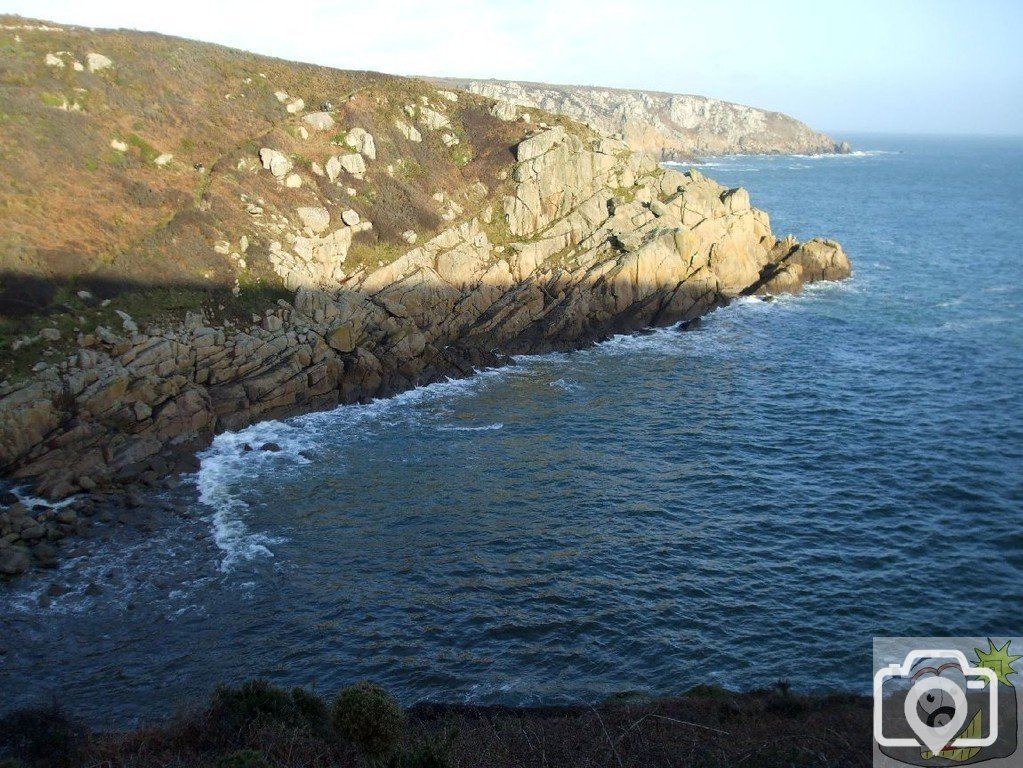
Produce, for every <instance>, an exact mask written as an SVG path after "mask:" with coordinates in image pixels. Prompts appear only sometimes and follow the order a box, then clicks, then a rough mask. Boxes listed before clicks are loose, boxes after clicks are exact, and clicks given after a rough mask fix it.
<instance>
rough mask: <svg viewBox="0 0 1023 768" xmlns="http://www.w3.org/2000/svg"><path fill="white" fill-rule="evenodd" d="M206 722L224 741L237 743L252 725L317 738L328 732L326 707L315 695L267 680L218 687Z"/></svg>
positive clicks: (328, 720) (328, 722) (328, 723)
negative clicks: (277, 727) (306, 733)
mask: <svg viewBox="0 0 1023 768" xmlns="http://www.w3.org/2000/svg"><path fill="white" fill-rule="evenodd" d="M207 722H209V723H210V724H211V726H212V727H213V729H214V733H215V734H217V735H220V736H222V737H223V739H224V740H226V741H236V740H237V739H238V737H239V736H241V735H242V734H243V732H244V731H246V730H247V729H250V728H251V727H252V726H253V725H265V724H269V723H273V724H276V725H281V726H284V727H286V728H298V729H303V730H307V731H309V732H311V733H313V734H316V735H320V736H324V735H327V734H328V733H329V730H330V719H329V717H328V714H327V706H326V704H324V703H323V702H322V701H321V700H320V699H319V698H318V697H317V696H315V695H314V694H312V693H309V692H307V691H304V690H302V689H301V688H295V689H294V690H292V691H290V692H289V691H286V690H284V689H283V688H278V687H277V686H274V685H271V684H270V683H268V682H267V681H266V680H250V681H249V682H246V683H242V684H241V685H240V686H237V687H233V686H226V685H222V686H220V687H218V688H217V689H216V691H215V692H214V693H213V698H212V700H211V702H210V707H209V710H208V711H207Z"/></svg>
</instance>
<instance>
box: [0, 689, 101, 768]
mask: <svg viewBox="0 0 1023 768" xmlns="http://www.w3.org/2000/svg"><path fill="white" fill-rule="evenodd" d="M86 737H87V732H86V729H85V727H84V726H83V725H81V724H80V723H78V722H77V721H75V720H73V719H72V718H71V717H70V716H69V715H68V714H67V713H66V712H65V711H64V709H63V708H62V707H60V706H59V705H58V704H56V703H54V704H51V705H50V706H48V707H38V708H31V709H17V710H14V711H13V712H9V713H8V714H6V715H5V716H4V717H3V718H0V758H8V759H13V762H14V764H15V765H17V762H16V761H23V762H25V763H28V764H30V765H37V766H64V765H70V764H71V763H73V762H75V760H76V758H77V757H78V756H79V755H80V753H81V750H82V747H83V746H84V745H85V740H86Z"/></svg>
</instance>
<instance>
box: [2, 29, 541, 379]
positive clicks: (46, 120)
mask: <svg viewBox="0 0 1023 768" xmlns="http://www.w3.org/2000/svg"><path fill="white" fill-rule="evenodd" d="M24 23H26V22H25V20H24V19H20V18H18V17H13V16H0V24H3V25H11V26H13V25H20V24H24ZM51 26H52V25H51ZM15 36H18V37H19V38H20V42H19V41H17V40H16V39H15ZM58 51H69V52H70V56H65V57H64V58H65V63H66V66H65V67H63V68H56V67H50V66H47V65H46V64H45V62H44V60H45V57H46V55H47V53H52V52H58ZM90 51H98V52H101V53H103V54H104V55H106V56H108V57H110V58H111V59H112V60H113V62H114V65H113V67H112V68H110V69H107V70H103V71H100V72H95V73H91V72H88V71H83V72H76V71H74V69H73V67H72V66H71V64H72V61H73V60H77V61H79V62H85V60H86V53H88V52H90ZM278 90H283V91H286V92H287V93H288V94H290V96H291V97H299V98H302V99H303V100H304V101H305V104H306V111H311V110H315V109H318V108H319V107H320V105H321V104H323V103H324V102H330V103H332V104H333V105H334V112H333V115H334V118H335V120H336V121H337V126H336V128H335V129H334V130H331V131H325V132H322V133H318V132H316V131H310V133H311V135H310V136H309V138H308V139H302V138H301V136H300V133H301V132H300V131H299V128H300V127H301V126H302V125H303V124H302V122H301V116H300V115H291V114H289V113H288V112H287V111H286V110H285V109H284V106H283V105H282V104H281V103H280V102H279V101H278V99H277V98H276V96H275V95H274V93H275V91H278ZM424 98H425V99H427V100H428V101H429V102H430V104H431V105H432V106H434V107H437V108H438V109H443V110H444V111H446V113H447V114H448V116H449V118H450V119H451V122H452V128H451V130H452V132H454V133H455V134H456V135H457V136H459V138H460V139H461V141H462V143H461V144H459V145H458V146H457V147H454V148H448V147H445V146H444V145H443V143H442V141H441V139H440V132H431V131H426V130H423V141H422V142H421V143H412V142H409V141H407V140H406V139H405V138H404V137H403V136H402V135H401V133H400V132H399V131H398V129H397V128H396V127H395V121H396V120H397V119H406V120H407V119H408V117H407V115H406V114H405V107H406V106H408V105H412V106H413V107H415V108H416V109H418V108H419V107H420V106H421V105H422V100H423V99H424ZM65 103H66V104H67V105H69V106H71V105H74V104H77V105H78V106H79V109H78V110H64V109H61V106H62V105H63V104H65ZM488 108H489V102H487V101H486V100H485V99H482V98H480V97H477V96H472V95H469V94H463V95H462V97H461V98H460V99H459V101H458V102H457V103H450V102H448V101H446V100H444V99H443V98H442V97H440V96H439V95H438V94H437V92H436V90H435V88H434V87H433V86H432V85H430V84H429V83H426V82H424V81H421V80H415V79H409V78H399V77H392V76H388V75H382V74H378V73H371V72H349V71H339V70H332V69H328V68H324V67H316V66H311V65H305V64H295V63H289V62H285V61H280V60H277V59H271V58H267V57H261V56H257V55H254V54H250V53H245V52H242V51H237V50H233V49H228V48H224V47H221V46H216V45H210V44H206V43H198V42H192V41H187V40H181V39H177V38H171V37H165V36H161V35H154V34H146V33H138V32H131V31H103V30H99V31H94V30H88V29H84V28H76V27H64V28H63V29H61V30H58V31H39V30H25V29H21V30H13V29H0V133H2V135H3V136H4V140H3V141H2V142H0V163H2V164H3V166H4V169H5V172H4V173H3V174H0V275H2V277H0V345H2V346H3V347H5V348H6V349H10V341H11V340H12V339H14V338H17V337H19V336H23V335H31V334H33V333H35V332H37V331H38V329H39V328H40V327H48V326H54V325H56V326H59V327H61V328H64V327H67V328H68V329H70V330H72V331H73V329H74V328H75V327H83V326H90V325H95V324H96V323H97V322H99V317H98V316H93V312H92V308H91V307H89V306H80V307H74V308H73V311H74V315H73V316H72V315H70V312H71V311H72V310H71V308H69V307H68V306H67V304H68V302H67V300H66V299H67V296H68V295H73V294H74V290H72V288H75V289H80V288H83V287H87V286H88V285H90V284H94V285H103V286H106V288H107V289H108V295H107V298H112V299H113V300H114V306H115V307H116V308H120V309H125V310H126V311H129V313H130V314H133V315H135V313H136V312H137V313H138V316H136V317H135V319H136V320H137V321H138V322H140V323H148V322H157V323H160V324H162V323H165V322H171V321H172V320H174V319H175V317H177V318H178V319H180V315H181V314H183V311H179V309H178V308H173V307H170V306H168V302H153V301H151V300H149V298H151V296H152V294H154V293H160V292H161V291H164V290H166V289H171V290H177V289H178V288H179V287H181V286H187V287H188V288H187V289H185V290H183V291H181V292H180V296H181V298H182V301H181V302H179V303H182V304H183V305H184V308H192V309H194V308H198V307H199V306H207V307H208V306H213V307H218V306H220V305H221V304H223V305H224V307H225V309H224V312H226V313H227V314H231V313H232V311H233V307H234V306H235V305H237V304H239V303H241V304H245V303H246V302H245V300H244V299H243V300H242V301H241V302H239V301H238V300H235V299H233V298H232V296H231V293H230V289H231V287H232V286H233V285H234V283H235V280H236V279H237V280H239V281H240V282H241V283H242V284H243V287H244V286H252V287H254V288H255V289H256V290H255V292H254V293H252V292H250V295H257V294H260V295H261V294H264V293H269V294H273V293H274V292H275V291H279V290H280V289H281V281H280V278H279V277H278V276H277V275H276V274H275V273H274V271H273V270H272V268H271V266H270V264H269V263H268V260H267V258H266V254H267V252H268V246H269V240H270V239H271V238H270V237H269V236H268V235H267V233H266V232H265V230H261V229H260V228H259V227H258V226H256V222H254V220H253V219H252V217H251V216H249V214H247V213H246V212H245V210H244V204H243V203H242V201H241V195H243V194H244V195H247V196H248V198H249V199H258V200H261V201H263V202H262V203H261V204H263V205H264V207H265V208H266V209H267V211H268V212H272V213H277V214H279V215H282V216H285V217H288V218H289V219H293V218H294V209H295V208H296V207H298V206H302V205H326V206H327V207H328V209H329V210H332V211H335V210H340V209H343V208H347V207H351V208H354V209H355V210H356V211H358V212H359V214H360V215H361V216H362V217H363V218H364V219H368V220H369V221H372V222H373V223H374V230H373V231H371V232H370V233H365V234H362V235H359V236H358V237H357V238H356V241H355V247H354V248H353V256H354V262H360V261H361V262H364V263H365V264H366V265H373V266H375V265H376V263H377V262H378V261H381V260H389V259H393V258H395V257H396V256H398V255H400V254H401V253H403V252H405V251H407V250H408V246H407V244H406V243H405V242H404V240H403V239H402V238H401V234H402V233H403V232H404V231H405V230H407V229H412V230H415V231H416V233H417V235H418V236H419V242H420V243H421V242H425V240H427V239H429V238H430V237H432V236H433V235H435V234H436V233H437V232H439V231H440V230H441V229H442V228H443V227H444V226H447V225H448V222H444V221H442V220H441V219H440V216H439V213H440V210H439V206H438V204H437V203H436V201H434V200H433V199H432V197H431V196H432V195H433V194H434V193H435V192H438V191H442V192H444V193H445V194H446V195H447V196H448V197H450V198H451V199H453V200H456V201H459V202H460V204H462V205H463V207H465V208H466V212H465V215H466V216H468V215H471V214H472V213H473V212H475V209H470V206H469V204H468V201H469V200H470V195H469V194H468V190H469V189H470V188H471V187H472V185H473V184H474V183H476V182H478V181H479V182H482V183H484V184H485V185H486V186H487V188H488V190H489V191H490V195H489V199H490V201H491V202H495V201H497V204H498V207H499V196H500V194H501V192H502V190H501V189H500V188H501V182H500V181H499V180H498V178H497V177H498V174H499V173H500V171H501V170H507V169H510V167H511V165H512V163H513V161H514V158H513V154H512V151H511V147H512V146H513V145H514V144H515V143H516V142H517V141H519V140H520V139H521V138H522V135H523V126H522V125H521V124H508V123H503V122H502V121H500V120H497V119H496V118H494V117H492V116H491V115H490V114H489V112H488ZM353 127H362V128H365V129H366V130H368V131H369V132H370V133H372V134H373V136H374V138H375V140H376V147H377V159H376V160H375V161H371V162H370V163H369V170H368V172H367V174H366V178H365V179H364V180H357V179H354V178H351V177H347V176H346V177H344V178H343V179H342V183H341V184H340V185H332V184H329V183H328V182H327V180H326V179H325V178H323V177H318V176H315V175H314V174H313V173H312V172H311V171H310V168H311V166H312V163H313V162H316V163H319V164H320V165H321V166H322V165H324V164H325V163H326V160H327V159H328V158H329V157H330V156H331V155H334V154H339V153H344V152H349V151H352V150H350V149H348V148H347V147H338V146H337V145H335V144H333V143H332V141H331V140H332V139H333V138H334V137H335V136H336V135H337V134H344V133H346V132H347V131H348V130H349V129H351V128H353ZM113 140H117V141H122V142H124V143H125V144H126V145H127V149H126V150H125V151H118V150H117V149H114V148H113V147H112V146H111V142H112V141H113ZM263 146H270V147H274V148H276V149H279V150H280V151H282V152H285V153H286V154H288V155H290V156H292V158H293V160H294V161H295V165H296V171H298V172H299V173H300V175H302V177H303V181H304V183H303V185H302V187H301V189H288V188H285V187H284V186H283V185H282V184H280V182H279V181H277V180H275V179H273V178H272V177H271V176H270V174H269V173H267V172H265V171H262V170H261V169H254V168H251V163H252V162H253V161H255V160H256V157H257V154H258V151H259V148H260V147H263ZM164 153H169V154H173V156H174V157H173V160H172V161H171V162H170V163H169V164H168V165H166V166H164V167H159V166H157V165H156V164H155V162H154V160H155V158H156V157H158V156H159V155H161V154H164ZM241 161H244V163H249V164H250V167H245V165H244V163H242V166H241V167H240V166H239V163H240V162H241ZM388 166H391V167H392V168H393V169H394V176H393V178H392V177H391V176H390V175H389V174H388V172H387V170H386V169H387V167H388ZM352 190H354V194H352V193H351V192H352ZM473 200H474V203H473V205H475V206H476V208H478V207H479V206H478V201H477V200H475V199H473ZM242 235H245V236H246V237H247V238H248V239H249V241H250V242H251V243H252V244H253V246H254V247H253V248H252V249H251V252H250V253H249V254H246V262H247V264H246V267H245V268H244V269H243V268H241V267H239V265H238V264H237V262H235V261H233V260H231V259H230V258H228V257H227V256H225V255H223V254H218V253H216V252H215V251H214V247H213V246H214V244H215V243H216V242H218V241H223V240H226V241H228V242H230V243H232V244H236V243H237V242H238V241H239V239H240V238H241V236H242ZM129 307H131V309H129ZM133 310H134V311H133ZM235 314H241V312H235ZM64 315H67V317H63V316H64ZM57 346H58V348H59V347H60V345H57ZM64 347H65V348H59V349H58V351H60V352H66V351H68V350H69V349H70V342H68V341H67V340H65V344H64ZM37 351H38V350H37ZM20 357H21V356H19V355H11V356H8V355H5V356H4V357H3V358H2V360H0V379H3V378H4V377H6V376H10V375H12V374H13V375H15V376H20V375H22V374H24V373H25V371H24V368H23V366H22V365H20V364H19V362H18V360H19V359H20ZM26 359H28V358H26Z"/></svg>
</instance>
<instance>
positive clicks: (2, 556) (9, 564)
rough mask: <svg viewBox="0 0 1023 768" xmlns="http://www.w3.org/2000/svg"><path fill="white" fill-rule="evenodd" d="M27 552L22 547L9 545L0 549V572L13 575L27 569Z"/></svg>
mask: <svg viewBox="0 0 1023 768" xmlns="http://www.w3.org/2000/svg"><path fill="white" fill-rule="evenodd" d="M28 566H29V558H28V553H27V552H25V550H23V549H18V548H16V547H9V548H7V549H0V573H2V574H4V575H5V576H15V575H17V574H19V573H24V572H25V571H27V570H28Z"/></svg>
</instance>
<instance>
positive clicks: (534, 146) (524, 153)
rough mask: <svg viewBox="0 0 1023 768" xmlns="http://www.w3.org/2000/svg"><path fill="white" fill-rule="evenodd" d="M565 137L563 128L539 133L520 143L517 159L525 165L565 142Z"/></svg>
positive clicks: (516, 149)
mask: <svg viewBox="0 0 1023 768" xmlns="http://www.w3.org/2000/svg"><path fill="white" fill-rule="evenodd" d="M565 136H566V134H565V129H564V128H561V127H558V128H551V129H550V130H547V131H544V132H543V133H538V134H537V135H536V136H533V137H531V138H528V139H525V140H524V141H521V142H519V145H518V147H516V148H515V159H517V160H518V161H519V162H520V163H523V162H525V161H527V160H532V159H533V158H534V157H539V156H540V155H542V154H544V153H546V152H549V151H550V150H551V149H553V148H554V147H555V146H556V145H557V144H560V143H561V142H562V141H564V140H565Z"/></svg>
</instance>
